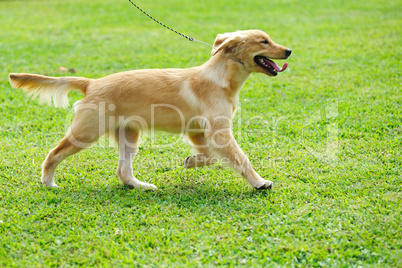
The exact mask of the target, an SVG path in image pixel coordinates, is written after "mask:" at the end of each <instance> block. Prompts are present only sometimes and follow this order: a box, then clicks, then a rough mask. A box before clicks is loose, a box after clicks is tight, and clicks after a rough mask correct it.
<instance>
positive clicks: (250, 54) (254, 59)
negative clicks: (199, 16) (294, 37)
mask: <svg viewBox="0 0 402 268" xmlns="http://www.w3.org/2000/svg"><path fill="white" fill-rule="evenodd" d="M219 52H222V53H223V54H225V55H227V56H228V57H230V58H233V59H236V60H238V61H239V62H241V63H242V64H243V65H244V67H245V68H246V69H247V70H248V71H249V72H250V73H252V72H254V73H264V74H266V75H269V76H276V75H277V74H278V72H282V71H284V70H285V69H286V68H287V66H288V64H287V63H285V64H284V65H283V67H282V68H280V67H279V66H278V65H277V64H276V63H275V62H274V61H272V59H287V58H288V57H289V56H290V54H291V53H292V51H291V50H290V49H288V48H286V47H284V46H282V45H279V44H276V43H275V42H274V41H272V39H271V38H270V37H269V35H268V34H266V33H265V32H263V31H260V30H247V31H237V32H233V33H225V34H218V36H217V37H216V39H215V43H214V48H213V49H212V56H214V55H216V54H217V53H219Z"/></svg>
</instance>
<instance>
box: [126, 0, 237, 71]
mask: <svg viewBox="0 0 402 268" xmlns="http://www.w3.org/2000/svg"><path fill="white" fill-rule="evenodd" d="M128 1H129V2H130V3H131V4H132V5H133V6H135V7H136V8H137V9H138V10H139V11H141V12H142V13H143V14H144V15H146V16H147V17H148V18H150V19H151V20H153V21H154V22H156V23H158V24H159V25H161V26H163V27H165V28H166V29H169V30H171V31H172V32H174V33H175V34H178V35H180V36H181V37H184V38H186V39H187V40H189V41H191V42H198V43H201V44H204V45H207V46H209V47H211V48H212V49H214V50H216V51H217V52H219V53H221V54H222V55H224V56H225V57H227V58H229V59H231V60H234V61H237V62H238V63H241V64H243V65H244V63H243V62H242V61H241V60H238V59H235V58H232V57H230V56H228V55H226V54H225V53H223V52H222V51H220V50H218V49H216V48H214V47H213V46H211V45H210V44H208V43H205V42H203V41H200V40H197V39H195V38H192V37H190V36H187V35H185V34H182V33H181V32H179V31H176V30H175V29H173V28H171V27H169V26H167V25H166V24H164V23H162V22H160V21H159V20H157V19H155V18H154V17H152V16H151V15H150V14H148V13H147V12H145V11H144V10H143V9H142V8H140V7H139V6H138V5H136V4H135V3H133V1H131V0H128Z"/></svg>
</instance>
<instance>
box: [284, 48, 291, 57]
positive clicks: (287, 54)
mask: <svg viewBox="0 0 402 268" xmlns="http://www.w3.org/2000/svg"><path fill="white" fill-rule="evenodd" d="M285 53H286V56H288V57H289V56H290V54H292V50H291V49H289V48H288V49H286V51H285Z"/></svg>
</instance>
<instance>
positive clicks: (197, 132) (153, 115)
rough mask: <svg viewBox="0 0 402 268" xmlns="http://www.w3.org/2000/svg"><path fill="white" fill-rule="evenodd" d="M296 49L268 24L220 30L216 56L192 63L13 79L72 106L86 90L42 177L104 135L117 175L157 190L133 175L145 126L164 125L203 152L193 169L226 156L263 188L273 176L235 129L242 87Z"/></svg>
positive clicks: (273, 70)
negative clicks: (112, 148)
mask: <svg viewBox="0 0 402 268" xmlns="http://www.w3.org/2000/svg"><path fill="white" fill-rule="evenodd" d="M291 52H292V51H291V50H290V49H288V48H286V47H284V46H282V45H279V44H276V43H275V42H274V41H272V39H271V38H270V37H269V35H268V34H266V33H265V32H263V31H260V30H247V31H237V32H233V33H225V34H219V35H218V36H217V37H216V40H215V42H214V47H213V50H212V56H211V58H210V59H209V60H208V61H207V62H205V63H204V64H203V65H201V66H198V67H193V68H188V69H150V70H134V71H126V72H121V73H116V74H112V75H109V76H106V77H103V78H99V79H89V78H84V77H47V76H42V75H36V74H24V73H19V74H17V73H11V74H10V75H9V79H10V83H11V85H12V86H13V87H14V88H22V89H24V91H25V92H27V93H28V95H31V96H33V98H35V97H39V99H40V100H41V101H45V102H48V103H49V104H51V103H52V102H53V104H54V105H55V106H56V107H66V106H68V92H69V91H71V90H77V89H78V90H80V91H81V92H82V93H83V94H84V95H85V96H84V98H83V99H81V100H80V101H78V102H76V103H75V104H74V109H75V116H74V119H73V122H72V124H71V126H70V127H69V129H68V131H67V133H66V135H65V137H64V138H63V139H62V140H61V141H60V142H59V144H58V145H57V146H56V147H55V148H54V149H53V150H51V151H50V152H49V154H48V155H47V157H46V159H45V161H44V162H43V164H42V178H41V180H42V184H43V185H44V186H46V187H57V185H56V183H55V181H54V173H55V170H56V167H57V166H58V165H59V164H60V162H61V161H63V160H64V159H65V158H66V157H68V156H70V155H73V154H75V153H77V152H79V151H80V150H82V149H84V148H86V147H88V146H90V145H91V144H92V143H94V142H95V141H97V140H98V139H99V137H101V136H102V135H104V134H108V135H111V136H113V137H114V138H115V140H116V142H117V145H118V148H119V162H118V167H117V175H118V176H119V177H120V179H121V181H122V182H123V183H124V184H126V185H128V186H129V187H131V188H140V187H142V188H150V189H156V186H155V185H153V184H149V183H145V182H142V181H140V180H138V179H136V178H135V177H134V176H133V166H132V161H133V157H134V156H135V155H136V154H137V151H138V143H139V138H140V134H141V132H146V131H150V130H152V131H153V130H160V131H166V132H170V133H178V134H184V135H185V136H186V137H187V138H188V139H189V141H191V143H192V144H193V146H194V148H195V150H196V151H197V154H196V155H194V156H190V157H188V158H187V159H186V160H185V161H184V166H185V167H186V168H193V167H201V166H207V165H211V164H214V163H215V162H216V161H217V159H221V160H222V161H224V162H227V163H228V164H229V165H230V166H231V167H232V168H233V169H234V170H235V171H237V172H238V173H239V174H241V176H243V178H244V179H245V180H246V181H247V182H248V183H249V184H250V185H251V186H252V187H254V188H256V189H271V188H272V182H271V181H269V180H265V179H263V178H261V176H260V175H258V173H257V172H256V171H255V170H254V169H253V167H252V166H251V163H250V161H249V159H248V158H247V156H246V155H245V154H244V153H243V151H242V150H241V149H240V147H239V146H238V144H237V143H236V141H235V139H234V137H233V135H232V133H231V123H232V118H233V116H234V113H235V111H236V108H237V106H238V103H239V94H240V90H241V88H242V86H243V84H244V83H245V81H246V80H247V78H248V77H249V75H250V73H263V74H266V75H268V76H276V75H277V74H278V72H281V71H283V70H285V69H286V67H287V63H285V64H284V65H283V67H282V68H280V67H279V66H278V65H277V64H276V63H274V62H273V61H272V59H286V58H288V57H289V56H290V54H291Z"/></svg>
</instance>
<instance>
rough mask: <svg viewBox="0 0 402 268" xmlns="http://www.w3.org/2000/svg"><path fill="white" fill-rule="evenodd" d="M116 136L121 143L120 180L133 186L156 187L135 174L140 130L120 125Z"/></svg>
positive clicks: (118, 173) (118, 167)
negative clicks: (134, 167)
mask: <svg viewBox="0 0 402 268" xmlns="http://www.w3.org/2000/svg"><path fill="white" fill-rule="evenodd" d="M115 138H116V140H117V142H118V145H119V165H118V166H117V175H118V176H119V178H120V180H121V181H122V182H123V183H124V184H125V185H127V186H129V187H131V188H145V189H153V190H155V189H156V186H155V185H153V184H149V183H145V182H142V181H140V180H138V179H136V178H135V177H134V175H133V165H132V162H133V158H134V156H135V155H136V154H137V152H138V145H139V139H140V131H139V130H137V129H132V128H130V127H119V128H118V129H117V130H116V134H115Z"/></svg>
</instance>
